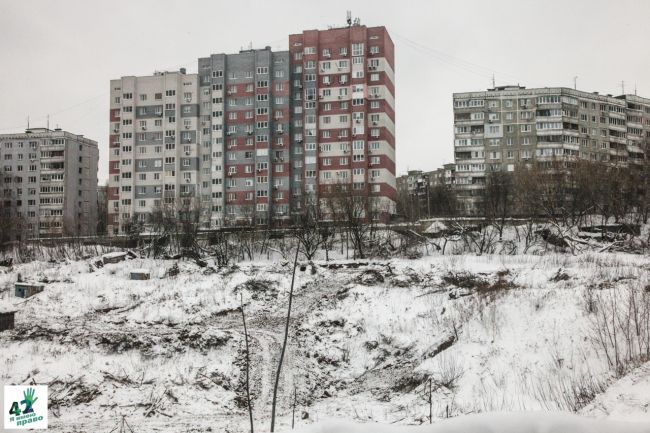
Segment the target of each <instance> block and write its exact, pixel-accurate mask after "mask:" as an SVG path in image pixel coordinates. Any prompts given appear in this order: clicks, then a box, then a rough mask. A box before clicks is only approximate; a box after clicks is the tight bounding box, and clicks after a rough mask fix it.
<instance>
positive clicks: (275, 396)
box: [271, 242, 300, 432]
mask: <svg viewBox="0 0 650 433" xmlns="http://www.w3.org/2000/svg"><path fill="white" fill-rule="evenodd" d="M299 252H300V243H299V242H296V256H295V257H294V259H293V273H292V275H291V287H290V288H289V306H288V307H287V320H286V321H285V324H284V340H283V341H282V349H281V350H280V359H279V361H278V369H277V371H276V373H275V384H274V385H273V402H272V404H271V432H274V431H275V408H276V405H277V399H278V386H279V385H280V373H281V372H282V363H283V362H284V354H285V352H286V350H287V341H288V339H289V323H290V322H291V304H292V302H293V285H294V282H295V280H296V268H297V267H298V253H299Z"/></svg>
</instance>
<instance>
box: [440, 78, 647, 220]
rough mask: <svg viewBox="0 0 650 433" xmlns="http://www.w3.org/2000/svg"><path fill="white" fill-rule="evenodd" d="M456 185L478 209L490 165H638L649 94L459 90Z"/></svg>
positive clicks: (456, 98) (456, 101)
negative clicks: (566, 162)
mask: <svg viewBox="0 0 650 433" xmlns="http://www.w3.org/2000/svg"><path fill="white" fill-rule="evenodd" d="M453 99H454V151H455V152H454V159H455V163H456V172H455V180H456V189H457V191H458V193H459V196H460V197H459V198H461V202H462V203H464V204H465V210H466V211H468V212H469V211H471V210H472V209H473V208H475V203H476V201H477V200H479V197H480V195H481V193H482V190H483V189H484V187H485V180H486V175H487V173H489V172H490V171H498V170H504V171H513V170H514V169H515V167H516V166H517V164H527V163H530V162H531V161H533V160H536V161H542V162H543V161H551V160H554V159H558V158H567V159H577V158H580V159H585V160H590V161H601V162H607V163H611V164H622V165H627V164H638V163H640V162H641V161H643V160H644V155H645V152H646V151H647V150H648V149H647V148H648V144H649V143H650V99H646V98H641V97H638V96H634V95H623V96H619V97H613V96H612V95H600V94H598V93H597V92H594V93H589V92H582V91H578V90H574V89H569V88H564V87H557V88H539V89H526V88H525V87H520V86H504V87H495V88H493V89H488V90H487V91H483V92H469V93H455V94H454V98H453Z"/></svg>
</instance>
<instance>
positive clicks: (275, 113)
mask: <svg viewBox="0 0 650 433" xmlns="http://www.w3.org/2000/svg"><path fill="white" fill-rule="evenodd" d="M199 76H200V89H201V125H202V129H201V141H202V148H203V149H204V150H205V151H204V155H203V160H202V163H203V166H202V168H203V169H204V170H205V173H206V174H207V173H208V172H209V176H205V178H204V179H203V182H202V188H203V187H205V188H206V192H207V194H209V197H210V199H211V208H212V212H211V221H210V223H211V224H210V225H211V226H220V225H235V224H239V223H256V224H266V223H269V222H275V223H282V222H283V221H285V220H288V218H289V53H288V52H286V51H284V52H275V53H274V52H272V51H271V48H270V47H266V48H265V49H262V50H247V51H241V52H240V53H238V54H214V55H212V56H210V57H206V58H200V59H199Z"/></svg>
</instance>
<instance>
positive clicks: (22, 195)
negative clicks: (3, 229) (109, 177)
mask: <svg viewBox="0 0 650 433" xmlns="http://www.w3.org/2000/svg"><path fill="white" fill-rule="evenodd" d="M98 159H99V152H98V148H97V142H96V141H93V140H90V139H87V138H84V137H83V136H82V135H76V134H72V133H70V132H67V131H62V130H61V129H55V130H50V129H47V128H31V129H27V130H26V131H25V132H24V133H19V134H2V135H0V161H1V162H2V179H1V181H2V200H3V203H2V204H3V206H2V207H3V211H4V212H5V216H8V217H9V216H10V217H11V218H14V220H13V221H14V224H12V231H13V232H14V233H12V237H13V236H15V237H16V238H21V239H24V238H38V237H55V236H87V235H94V234H95V231H96V222H97V163H98Z"/></svg>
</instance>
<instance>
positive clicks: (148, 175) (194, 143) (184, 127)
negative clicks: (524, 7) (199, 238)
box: [107, 70, 201, 234]
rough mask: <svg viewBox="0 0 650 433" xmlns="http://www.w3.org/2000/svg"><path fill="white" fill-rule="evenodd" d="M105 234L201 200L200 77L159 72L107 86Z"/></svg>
mask: <svg viewBox="0 0 650 433" xmlns="http://www.w3.org/2000/svg"><path fill="white" fill-rule="evenodd" d="M110 92H111V96H110V98H111V100H110V135H109V152H110V156H109V180H108V192H107V199H108V221H107V226H108V233H109V234H116V233H118V232H119V231H120V227H122V228H123V227H126V226H127V225H128V224H130V223H131V222H132V221H136V220H137V221H140V222H143V223H146V222H148V221H149V218H150V216H151V215H152V213H153V211H154V210H158V209H162V208H165V207H169V208H174V209H177V208H181V207H185V208H190V207H194V206H195V205H196V200H197V198H198V197H199V193H198V190H199V185H200V183H199V179H200V178H199V174H200V168H199V166H200V161H201V150H200V147H199V144H198V143H199V86H198V75H196V74H185V71H184V70H181V71H179V72H158V73H155V74H153V75H151V76H146V77H133V76H131V77H122V78H121V79H119V80H112V81H111V91H110Z"/></svg>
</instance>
